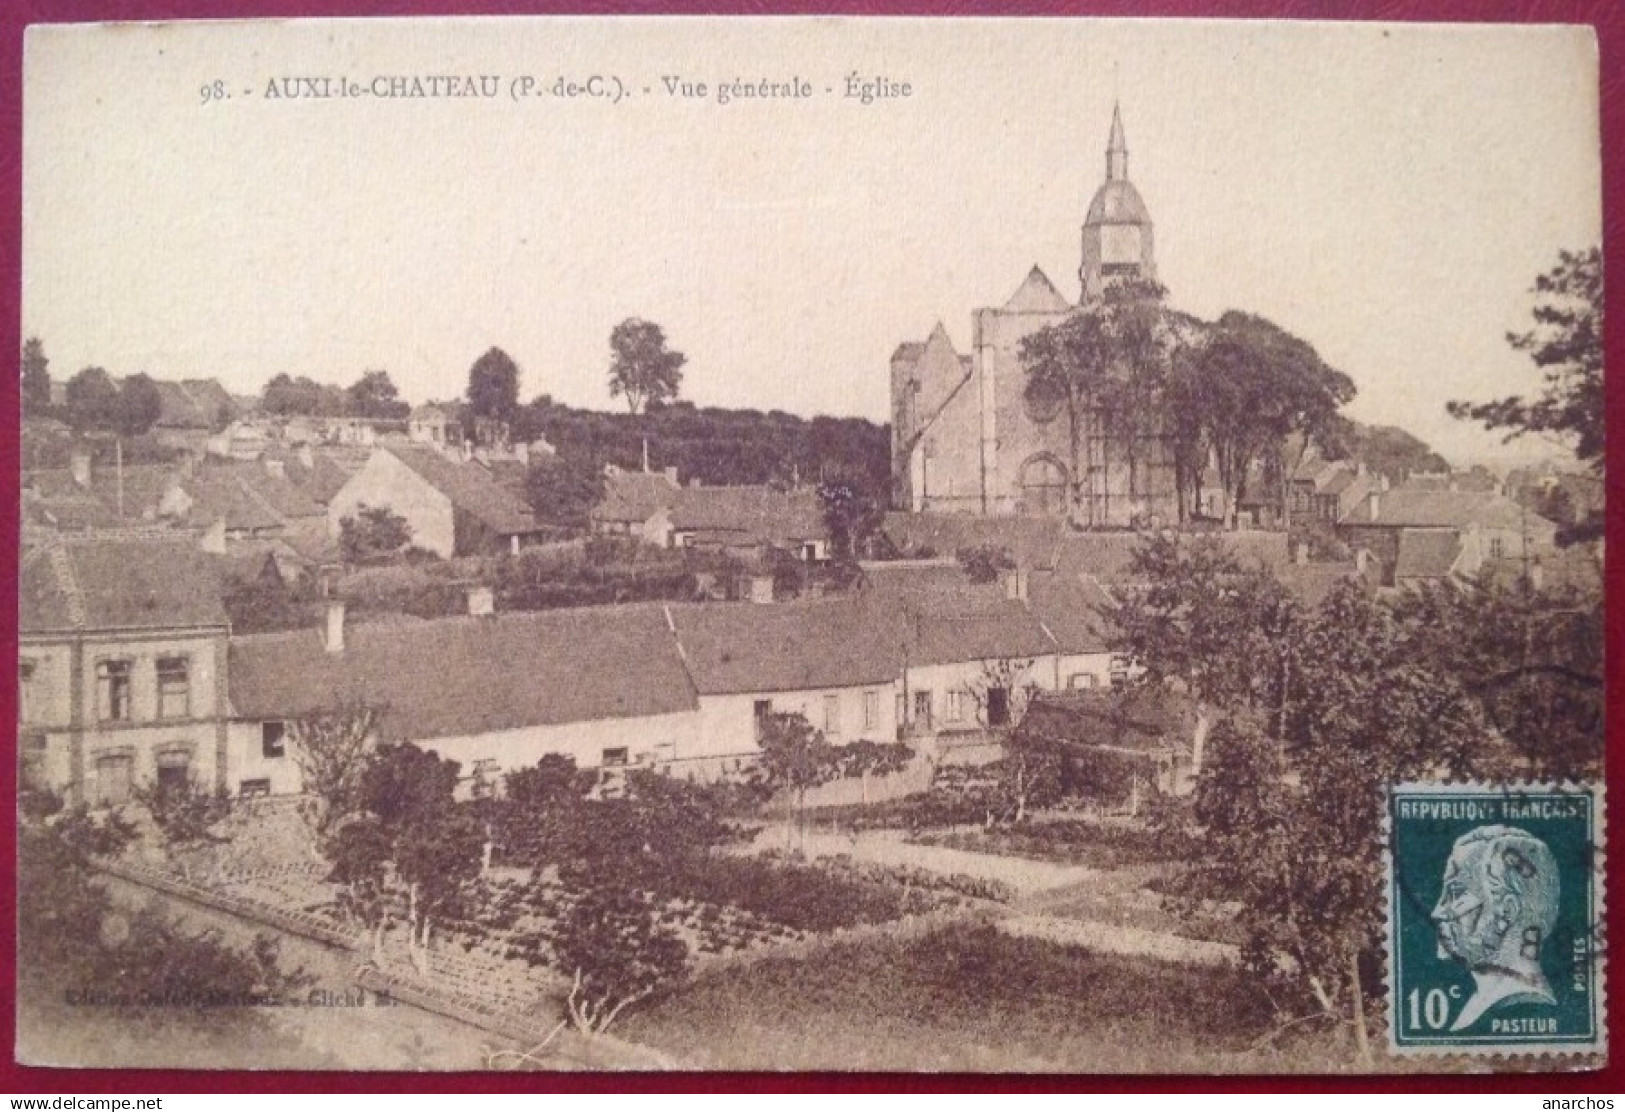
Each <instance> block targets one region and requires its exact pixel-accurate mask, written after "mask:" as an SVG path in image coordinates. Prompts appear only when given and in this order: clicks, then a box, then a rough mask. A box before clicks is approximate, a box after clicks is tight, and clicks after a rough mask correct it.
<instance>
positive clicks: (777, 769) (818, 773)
mask: <svg viewBox="0 0 1625 1112" xmlns="http://www.w3.org/2000/svg"><path fill="white" fill-rule="evenodd" d="M757 727H758V729H759V730H760V737H759V738H758V741H759V742H760V744H761V748H762V755H761V758H760V761H759V763H758V765H757V767H758V768H759V769H760V770H761V774H762V775H763V777H764V778H765V779H766V781H767V783H768V784H769V785H770V786H772V787H773V788H774V789H778V790H787V791H789V792H791V793H792V794H793V795H794V796H795V801H796V811H795V818H796V825H798V826H800V825H803V823H804V819H805V816H806V810H807V789H808V788H814V787H817V786H818V785H819V784H822V783H824V782H825V781H826V780H828V779H829V778H830V776H831V774H832V772H833V771H834V751H833V749H832V748H831V747H830V744H829V742H828V741H826V740H825V739H824V733H823V731H822V730H815V729H813V726H812V723H810V722H808V721H807V716H806V715H804V714H799V713H794V712H791V713H786V712H783V711H768V713H767V714H765V715H763V716H762V717H761V718H759V719H757ZM791 830H792V827H791V826H790V825H789V824H786V825H785V831H784V836H785V843H786V845H788V844H789V841H790V834H791Z"/></svg>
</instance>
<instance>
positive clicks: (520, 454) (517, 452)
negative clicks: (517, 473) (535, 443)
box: [513, 440, 530, 467]
mask: <svg viewBox="0 0 1625 1112" xmlns="http://www.w3.org/2000/svg"><path fill="white" fill-rule="evenodd" d="M513 458H514V459H516V460H518V461H519V462H520V463H522V464H524V465H525V466H526V467H529V466H530V445H529V444H526V443H525V442H524V441H523V440H521V441H518V442H517V443H515V444H514V446H513Z"/></svg>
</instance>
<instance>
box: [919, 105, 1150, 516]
mask: <svg viewBox="0 0 1625 1112" xmlns="http://www.w3.org/2000/svg"><path fill="white" fill-rule="evenodd" d="M1156 273H1157V272H1156V255H1155V245H1154V237H1153V229H1152V223H1151V215H1150V212H1149V211H1148V210H1147V209H1146V206H1145V202H1144V201H1143V200H1141V198H1140V194H1139V191H1138V190H1137V189H1135V188H1134V185H1133V183H1132V182H1131V181H1130V180H1129V176H1128V145H1127V143H1126V142H1125V139H1124V134H1123V121H1122V116H1121V113H1120V112H1119V111H1118V110H1117V109H1115V108H1114V109H1113V112H1112V126H1111V135H1110V138H1109V139H1108V142H1107V148H1106V180H1105V181H1104V182H1103V183H1102V184H1101V186H1100V188H1099V190H1097V191H1096V193H1095V196H1094V200H1093V201H1092V202H1091V203H1090V205H1089V211H1088V215H1087V216H1086V217H1085V219H1084V223H1083V244H1082V263H1081V265H1080V267H1079V271H1078V277H1079V281H1080V285H1081V289H1082V299H1081V300H1082V303H1083V304H1088V303H1089V302H1090V301H1091V300H1094V299H1098V298H1099V297H1100V295H1101V293H1102V291H1103V290H1105V289H1106V287H1107V286H1108V285H1109V284H1110V283H1111V282H1113V281H1116V280H1121V279H1124V278H1143V279H1153V280H1154V279H1155V278H1156ZM1077 308H1078V306H1077V305H1075V304H1073V303H1072V302H1070V301H1068V300H1067V298H1066V297H1065V296H1064V295H1063V294H1062V293H1061V292H1060V291H1059V290H1058V289H1057V288H1056V287H1055V284H1054V283H1053V282H1051V281H1050V279H1049V277H1048V276H1047V275H1045V274H1044V272H1043V271H1042V270H1040V269H1039V268H1038V267H1036V266H1035V267H1033V268H1032V270H1031V271H1029V272H1028V274H1027V277H1026V278H1025V279H1024V280H1023V281H1022V283H1021V285H1020V286H1019V287H1018V288H1017V289H1016V291H1015V293H1014V294H1013V295H1012V296H1011V298H1010V299H1009V300H1008V301H1007V302H1005V303H1004V305H1003V306H1001V307H999V308H996V309H979V310H977V311H976V312H975V313H974V314H973V315H972V320H971V342H970V350H969V351H968V352H961V351H959V350H958V349H957V348H956V347H955V345H954V342H953V340H952V338H951V337H950V336H949V335H948V331H947V329H946V328H944V327H943V325H942V324H940V323H939V324H938V325H937V326H936V328H935V329H934V330H933V331H932V332H931V334H930V336H928V337H927V338H926V339H925V340H924V341H922V342H918V343H904V344H901V345H899V346H898V348H897V351H896V352H895V354H893V356H892V360H891V397H892V480H893V491H892V500H893V506H894V507H895V508H898V509H908V510H913V511H933V512H942V513H970V514H987V515H1010V514H1025V515H1044V516H1066V515H1067V514H1068V504H1069V498H1068V490H1069V488H1070V487H1072V486H1073V485H1074V483H1075V484H1076V487H1077V510H1076V512H1075V513H1074V514H1073V515H1072V516H1073V519H1074V522H1075V523H1076V524H1078V525H1080V526H1083V527H1086V528H1126V527H1129V526H1132V525H1144V524H1154V523H1157V522H1170V521H1172V520H1174V518H1175V516H1176V514H1177V502H1176V497H1177V496H1176V494H1175V485H1174V472H1173V466H1172V463H1171V461H1170V458H1169V453H1168V451H1167V447H1166V445H1165V443H1164V442H1163V441H1162V440H1161V438H1158V437H1148V438H1145V439H1144V440H1143V441H1142V442H1141V443H1140V444H1138V445H1136V450H1135V451H1134V452H1133V453H1129V452H1127V451H1125V450H1124V448H1125V446H1124V445H1122V444H1120V443H1117V442H1115V441H1114V440H1113V439H1112V438H1111V437H1110V436H1108V435H1107V434H1106V433H1105V432H1104V431H1103V430H1102V428H1101V423H1100V420H1099V415H1098V413H1087V414H1086V415H1085V416H1084V419H1083V421H1082V422H1081V423H1080V428H1079V447H1078V461H1077V463H1078V466H1077V472H1078V473H1077V475H1076V476H1074V475H1073V467H1072V436H1071V429H1070V422H1069V420H1068V418H1067V415H1066V409H1065V406H1064V405H1062V404H1054V403H1052V404H1047V405H1046V404H1043V403H1042V402H1041V401H1040V400H1038V399H1029V398H1028V397H1027V396H1026V389H1025V387H1026V377H1027V376H1026V372H1025V370H1024V368H1023V367H1022V364H1021V357H1020V346H1021V341H1022V340H1023V339H1025V338H1026V337H1028V336H1030V335H1032V334H1033V333H1035V332H1038V331H1040V330H1041V329H1044V328H1047V327H1049V326H1051V325H1053V324H1056V323H1058V322H1060V321H1061V320H1064V319H1065V318H1066V317H1067V315H1068V314H1070V313H1072V312H1074V311H1076V310H1077ZM1131 455H1132V456H1133V462H1134V465H1133V466H1132V467H1131V466H1130V464H1129V458H1130V456H1131Z"/></svg>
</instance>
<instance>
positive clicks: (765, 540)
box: [671, 486, 829, 545]
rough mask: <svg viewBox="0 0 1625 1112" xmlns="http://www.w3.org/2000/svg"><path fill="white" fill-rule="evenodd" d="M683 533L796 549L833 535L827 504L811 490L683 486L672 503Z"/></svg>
mask: <svg viewBox="0 0 1625 1112" xmlns="http://www.w3.org/2000/svg"><path fill="white" fill-rule="evenodd" d="M671 525H672V528H673V529H675V530H679V531H682V532H685V533H686V532H694V533H706V534H709V535H710V536H712V537H713V538H716V537H726V536H736V537H738V538H739V540H740V542H742V543H747V544H779V545H783V544H793V543H798V542H801V541H810V540H820V539H824V538H827V537H828V536H829V527H828V526H827V525H825V523H824V509H823V504H822V503H821V502H820V501H819V498H818V495H817V494H816V493H814V492H813V491H810V490H775V489H773V488H772V487H767V486H720V487H683V488H681V489H680V490H678V491H677V492H676V497H675V498H674V499H673V500H672V503H671Z"/></svg>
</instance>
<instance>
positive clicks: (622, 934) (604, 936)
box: [553, 885, 688, 1035]
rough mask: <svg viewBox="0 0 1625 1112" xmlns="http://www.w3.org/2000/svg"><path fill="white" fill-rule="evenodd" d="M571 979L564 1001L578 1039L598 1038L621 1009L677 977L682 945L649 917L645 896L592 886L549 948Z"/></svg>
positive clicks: (651, 909) (685, 953)
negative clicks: (567, 996)
mask: <svg viewBox="0 0 1625 1112" xmlns="http://www.w3.org/2000/svg"><path fill="white" fill-rule="evenodd" d="M553 948H554V953H555V954H556V955H557V959H556V960H557V962H558V964H559V967H560V968H561V969H562V970H564V972H565V973H566V975H568V976H571V978H572V983H571V987H570V995H569V998H568V999H567V1001H566V1006H567V1008H568V1010H569V1016H570V1020H571V1022H572V1023H573V1024H574V1025H575V1027H576V1029H577V1030H579V1031H580V1032H581V1033H582V1034H584V1035H597V1034H601V1033H602V1032H603V1031H604V1030H605V1029H607V1028H608V1027H609V1025H610V1024H611V1023H613V1022H615V1018H616V1017H617V1016H618V1015H620V1014H621V1012H622V1011H624V1010H625V1009H626V1008H629V1007H631V1006H632V1005H633V1004H636V1003H638V1002H639V1001H641V1000H645V999H647V998H648V997H650V996H652V995H653V994H654V993H655V992H656V991H657V990H658V989H660V988H661V987H663V986H664V985H667V984H669V983H671V982H673V981H676V980H678V979H679V978H681V977H682V975H683V972H684V968H685V966H686V965H687V962H688V946H687V944H686V943H684V942H683V940H682V939H680V938H678V937H677V934H676V932H675V931H673V930H672V929H671V928H670V927H669V926H667V925H665V924H664V923H663V922H661V921H659V920H658V919H657V918H656V917H655V908H654V907H653V905H652V903H651V900H650V898H649V896H648V894H647V893H646V892H643V891H640V890H635V889H627V888H623V887H618V886H609V885H594V886H592V887H589V888H588V889H587V890H586V891H585V892H583V893H582V894H581V897H580V898H579V899H577V900H576V902H575V903H574V905H573V906H572V907H571V908H570V910H569V912H568V913H567V914H566V915H565V916H564V919H563V921H562V922H561V923H560V924H559V931H558V936H557V938H556V939H555V940H554V943H553Z"/></svg>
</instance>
